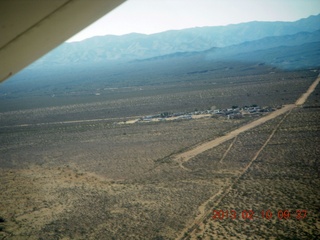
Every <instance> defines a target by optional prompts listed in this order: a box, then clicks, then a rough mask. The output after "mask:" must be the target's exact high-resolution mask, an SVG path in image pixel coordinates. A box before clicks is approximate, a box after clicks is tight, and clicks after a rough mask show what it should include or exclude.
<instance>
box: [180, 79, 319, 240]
mask: <svg viewBox="0 0 320 240" xmlns="http://www.w3.org/2000/svg"><path fill="white" fill-rule="evenodd" d="M319 81H320V75H319V76H318V78H317V79H316V80H315V81H314V82H313V83H312V85H311V86H310V87H309V89H308V90H307V92H306V93H304V94H302V96H301V97H300V98H299V99H298V100H297V101H296V103H295V104H290V105H286V106H284V107H283V108H281V109H279V110H277V111H275V112H272V113H271V114H269V115H267V116H265V117H262V118H260V119H258V120H256V121H254V122H251V123H249V124H247V125H245V126H242V127H240V128H238V129H236V130H234V131H232V132H230V133H228V134H227V135H225V136H223V137H219V138H217V139H214V140H212V141H209V142H207V143H204V144H202V145H200V146H197V147H195V148H194V149H191V150H189V151H186V152H184V153H181V154H177V155H176V156H175V157H174V159H175V160H176V161H178V162H179V164H180V165H182V163H183V162H186V161H188V160H189V159H191V158H193V157H194V156H196V155H198V154H200V153H202V152H204V151H206V150H208V149H210V148H213V147H216V146H218V145H219V144H221V143H223V142H225V141H227V140H229V139H232V138H235V137H236V136H237V135H238V134H240V133H242V132H244V131H247V130H249V129H252V128H254V127H256V126H259V125H261V124H263V123H265V122H266V121H269V120H271V119H273V118H275V117H277V116H280V115H282V114H284V113H286V114H285V116H284V117H283V118H282V119H281V121H280V122H279V123H278V124H277V125H276V127H275V128H274V129H273V131H272V133H271V134H270V136H269V137H268V139H267V140H266V141H265V143H264V144H263V145H262V147H261V148H260V149H259V150H258V151H257V152H256V154H255V156H254V157H253V158H252V159H251V161H250V162H249V164H248V165H247V166H246V167H245V168H244V169H243V170H242V172H241V173H240V174H239V176H238V177H237V178H236V179H235V181H234V182H233V183H232V184H230V186H228V188H227V189H226V190H224V191H223V192H222V191H221V189H220V190H219V192H218V193H216V194H215V195H213V196H211V197H210V198H209V199H208V200H207V201H205V202H204V203H203V204H201V205H200V207H199V212H200V214H199V215H198V216H197V217H196V218H195V219H194V220H193V221H192V223H191V224H188V225H187V226H186V227H185V228H184V229H183V231H181V233H180V234H179V236H178V237H177V239H185V238H186V237H185V235H184V233H186V232H187V233H188V234H189V237H190V238H191V239H194V238H196V236H195V229H196V228H197V229H198V230H201V231H202V230H203V226H204V224H203V221H204V220H205V219H206V218H207V216H209V215H210V212H211V209H210V210H208V211H205V207H206V205H207V204H208V202H209V201H211V200H214V199H215V198H216V197H218V196H219V195H220V197H219V198H218V199H217V200H216V201H215V203H214V206H217V205H218V204H219V203H220V202H221V201H222V199H223V198H224V197H225V196H226V195H227V194H228V193H229V192H230V191H231V189H232V187H233V186H234V185H235V184H236V183H237V182H238V181H239V180H240V178H241V176H243V175H244V174H245V173H246V172H247V170H248V169H249V168H250V166H251V165H252V163H253V162H254V161H255V160H256V159H257V158H258V156H259V155H260V153H261V152H262V150H263V149H264V148H265V147H266V146H267V145H268V143H269V141H270V140H271V138H272V137H273V135H274V134H275V133H276V131H277V130H278V128H279V127H280V125H281V124H282V122H283V121H284V120H285V119H286V118H287V116H288V115H289V114H290V112H291V111H292V110H293V109H294V108H295V107H297V106H301V105H303V104H304V103H305V101H306V100H307V99H308V97H309V96H310V94H311V93H312V92H313V91H314V89H315V88H316V86H317V85H318V84H319ZM233 143H234V141H233V142H232V143H231V144H230V146H229V148H228V150H227V152H228V151H229V150H230V148H231V147H232V145H233ZM227 152H226V153H225V155H226V154H227ZM225 155H224V157H225ZM224 157H222V159H221V160H220V161H222V160H223V159H224Z"/></svg>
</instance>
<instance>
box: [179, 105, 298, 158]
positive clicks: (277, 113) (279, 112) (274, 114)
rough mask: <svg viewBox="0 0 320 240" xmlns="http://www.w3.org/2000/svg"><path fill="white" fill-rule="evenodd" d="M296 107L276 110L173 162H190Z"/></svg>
mask: <svg viewBox="0 0 320 240" xmlns="http://www.w3.org/2000/svg"><path fill="white" fill-rule="evenodd" d="M295 107H296V105H295V104H290V105H285V106H284V107H283V108H281V109H278V110H276V111H274V112H272V113H270V114H268V115H266V116H264V117H262V118H259V119H258V120H256V121H253V122H251V123H249V124H246V125H244V126H242V127H240V128H238V129H236V130H234V131H232V132H229V133H227V134H226V135H224V136H222V137H218V138H216V139H214V140H211V141H209V142H206V143H203V144H201V145H199V146H197V147H195V148H193V149H191V150H189V151H186V152H183V153H180V154H177V155H175V156H174V160H175V161H178V162H186V161H188V160H190V159H191V158H193V157H195V156H197V155H198V154H200V153H202V152H204V151H206V150H209V149H211V148H214V147H217V146H219V145H220V144H222V143H224V142H226V141H228V140H230V139H232V138H234V137H236V136H238V135H239V134H240V133H242V132H245V131H248V130H250V129H252V128H255V127H257V126H259V125H261V124H263V123H265V122H267V121H269V120H271V119H274V118H275V117H278V116H280V115H282V114H284V113H286V112H288V111H290V110H292V109H293V108H295Z"/></svg>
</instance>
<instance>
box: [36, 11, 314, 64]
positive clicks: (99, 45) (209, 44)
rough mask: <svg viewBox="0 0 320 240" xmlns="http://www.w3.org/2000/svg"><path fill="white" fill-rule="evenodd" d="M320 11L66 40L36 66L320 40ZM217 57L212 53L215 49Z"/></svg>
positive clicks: (229, 52)
mask: <svg viewBox="0 0 320 240" xmlns="http://www.w3.org/2000/svg"><path fill="white" fill-rule="evenodd" d="M319 29H320V14H319V15H317V16H310V17H308V18H305V19H301V20H298V21H295V22H248V23H241V24H232V25H228V26H218V27H216V26H215V27H198V28H190V29H184V30H172V31H166V32H162V33H157V34H151V35H145V34H138V33H131V34H127V35H122V36H113V35H106V36H99V37H93V38H90V39H87V40H83V41H81V42H72V43H64V44H62V45H61V46H59V47H58V48H56V49H55V50H53V51H52V52H50V53H49V54H47V55H45V56H44V57H42V58H41V59H39V60H38V61H37V62H36V63H35V64H34V65H38V66H41V65H43V64H44V65H46V64H48V65H50V66H52V64H57V65H61V64H62V65H68V64H70V63H86V62H91V63H92V62H104V61H110V60H118V61H119V60H121V61H128V60H137V59H146V58H153V57H157V56H163V55H168V54H174V53H177V52H201V51H208V50H209V51H210V52H211V53H210V57H213V58H217V57H221V56H222V55H224V53H222V52H225V53H226V54H227V55H229V56H230V55H232V54H239V53H243V52H251V51H256V50H263V49H269V48H276V47H280V46H298V45H302V44H306V43H310V42H318V41H320V38H319V36H320V34H319V31H318V30H319ZM217 48H219V49H220V50H218V51H216V52H217V56H214V54H212V53H213V52H215V51H214V49H217Z"/></svg>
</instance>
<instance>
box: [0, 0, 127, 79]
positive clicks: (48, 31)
mask: <svg viewBox="0 0 320 240" xmlns="http://www.w3.org/2000/svg"><path fill="white" fill-rule="evenodd" d="M123 2H125V0H0V82H2V81H4V80H5V79H7V78H9V77H10V76H12V75H13V74H15V73H17V72H18V71H20V70H22V69H23V68H24V67H26V66H27V65H29V64H31V63H32V62H34V61H35V60H37V59H38V58H40V57H41V56H43V55H44V54H46V53H47V52H49V51H50V50H52V49H53V48H55V47H57V46H58V45H59V44H61V43H63V42H64V41H66V40H67V39H69V38H70V37H72V36H73V35H75V34H76V33H78V32H79V31H81V30H82V29H83V28H85V27H87V26H88V25H90V24H91V23H93V22H94V21H96V20H98V19H99V18H100V17H102V16H104V15H105V14H106V13H108V12H110V11H111V10H112V9H114V8H115V7H117V6H119V5H120V4H121V3H123Z"/></svg>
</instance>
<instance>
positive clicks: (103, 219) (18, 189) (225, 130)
mask: <svg viewBox="0 0 320 240" xmlns="http://www.w3.org/2000/svg"><path fill="white" fill-rule="evenodd" d="M257 69H258V70H257V72H256V74H255V75H252V72H251V71H252V70H250V71H249V70H248V71H249V72H248V75H246V74H245V72H242V73H241V74H242V75H241V76H240V77H235V76H228V77H224V78H219V77H216V78H210V76H206V77H203V79H202V80H201V79H200V80H199V81H198V80H197V81H191V82H188V81H184V82H181V83H175V84H174V85H165V84H164V85H156V86H144V90H141V91H140V94H136V93H135V91H136V90H132V91H129V90H128V89H127V90H125V91H126V93H125V94H124V95H123V92H121V91H120V90H119V92H120V93H119V94H122V95H121V96H122V97H121V98H120V97H118V95H117V94H115V95H111V97H112V98H113V99H108V98H110V95H107V94H106V97H105V99H102V100H101V101H98V102H95V101H92V102H89V103H82V104H69V105H66V100H63V101H61V102H60V103H59V104H58V105H56V106H54V107H53V106H50V107H43V106H39V105H38V106H37V107H34V108H30V107H28V108H26V109H21V110H12V111H3V112H1V113H0V123H1V125H0V136H1V137H0V141H1V145H0V172H1V173H0V179H1V185H0V192H1V195H0V217H1V218H0V219H1V222H0V226H1V228H0V230H1V231H0V237H1V238H2V239H196V238H198V239H230V238H234V239H244V238H246V239H248V238H252V239H256V238H258V236H260V237H259V238H264V239H265V238H274V239H277V238H280V239H282V238H285V237H289V238H299V239H316V238H317V237H319V236H320V231H319V229H320V225H319V224H320V221H319V217H320V216H319V205H320V202H319V201H320V199H319V196H320V194H319V189H320V182H319V176H320V175H319V174H320V167H319V149H318V146H319V143H320V139H319V136H320V134H319V131H320V125H319V121H318V120H319V116H320V112H319V91H320V88H319V85H316V84H315V85H314V87H315V90H314V91H309V94H310V96H309V95H303V94H304V93H306V92H308V88H309V87H310V86H311V85H312V83H314V82H315V80H316V79H317V76H318V74H319V72H318V70H316V69H313V70H304V71H278V72H277V71H276V72H272V73H270V69H265V68H263V69H262V70H261V69H260V68H259V67H257ZM244 71H245V70H244ZM233 75H236V74H233ZM226 79H229V81H226ZM141 88H142V87H141ZM170 89H172V90H170ZM177 89H179V90H177ZM106 91H107V90H106ZM170 91H172V92H170ZM174 92H175V93H174ZM155 93H156V94H155ZM301 96H304V97H305V98H304V99H301V98H300V97H301ZM99 97H101V96H99ZM39 98H40V97H39ZM43 99H45V98H43ZM62 99H63V98H62ZM298 99H299V100H298ZM13 101H17V100H15V99H13V100H10V99H9V100H8V101H7V103H8V104H10V103H12V102H13ZM233 105H237V106H244V105H248V106H249V105H259V106H261V107H263V106H267V107H271V108H274V111H273V112H270V113H263V114H257V115H248V116H244V117H242V118H239V119H228V118H227V117H226V116H217V115H214V114H212V116H211V117H204V118H197V117H194V118H192V119H175V120H172V121H151V122H136V121H135V120H136V119H138V118H141V117H143V116H147V115H153V114H160V113H163V112H173V113H174V112H188V111H202V110H203V111H204V110H208V109H211V108H212V106H215V108H219V109H222V108H228V107H231V106H233ZM130 121H133V122H130ZM124 122H125V123H126V122H129V123H131V124H119V123H124ZM214 210H223V211H231V210H234V211H236V213H237V218H236V219H231V218H230V216H229V218H224V219H214V218H213V211H214ZM244 210H252V211H254V212H255V214H254V218H253V219H242V218H241V213H242V211H244ZM267 210H270V211H272V213H273V217H272V218H271V219H263V218H262V214H261V211H265V212H266V211H267ZM279 210H288V211H290V213H291V216H290V219H287V220H285V219H281V220H280V219H278V216H277V213H278V211H279ZM297 210H306V211H307V216H306V217H305V218H303V219H298V220H297V219H296V218H297ZM299 213H301V212H299Z"/></svg>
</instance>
